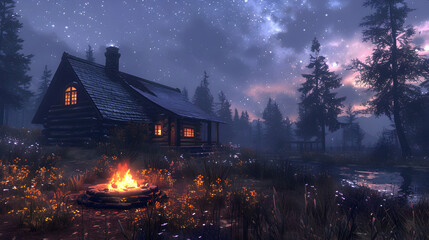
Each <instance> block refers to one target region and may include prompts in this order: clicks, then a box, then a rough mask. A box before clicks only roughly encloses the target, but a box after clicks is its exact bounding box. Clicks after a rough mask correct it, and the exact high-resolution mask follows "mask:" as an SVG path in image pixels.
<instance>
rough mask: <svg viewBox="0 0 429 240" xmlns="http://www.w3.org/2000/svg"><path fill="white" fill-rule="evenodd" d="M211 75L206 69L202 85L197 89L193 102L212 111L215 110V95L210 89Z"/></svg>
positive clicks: (207, 110)
mask: <svg viewBox="0 0 429 240" xmlns="http://www.w3.org/2000/svg"><path fill="white" fill-rule="evenodd" d="M208 79H209V76H208V75H207V72H206V71H204V77H203V80H201V83H200V85H199V86H198V87H197V88H196V89H195V94H194V98H193V102H194V104H195V105H197V106H198V107H200V108H201V109H202V110H204V111H206V112H208V113H212V112H213V96H212V94H211V92H210V89H209V81H208Z"/></svg>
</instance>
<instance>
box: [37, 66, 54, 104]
mask: <svg viewBox="0 0 429 240" xmlns="http://www.w3.org/2000/svg"><path fill="white" fill-rule="evenodd" d="M51 77H52V72H51V70H48V65H45V69H44V70H43V74H42V77H41V78H40V85H39V91H38V93H37V100H36V107H38V106H39V104H40V103H41V102H42V99H43V97H45V94H46V92H47V91H48V87H49V83H50V82H51Z"/></svg>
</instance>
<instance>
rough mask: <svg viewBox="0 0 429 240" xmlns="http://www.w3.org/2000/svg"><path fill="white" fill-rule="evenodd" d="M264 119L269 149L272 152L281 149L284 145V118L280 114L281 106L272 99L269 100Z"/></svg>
mask: <svg viewBox="0 0 429 240" xmlns="http://www.w3.org/2000/svg"><path fill="white" fill-rule="evenodd" d="M262 118H263V119H264V122H265V128H266V132H265V142H266V144H267V147H268V148H270V149H272V150H279V149H281V148H282V146H283V143H284V140H283V133H284V131H283V130H284V129H283V116H282V114H281V112H280V109H279V106H278V105H277V103H276V102H275V101H273V100H272V99H271V98H269V99H268V103H267V106H266V107H265V109H264V112H263V114H262Z"/></svg>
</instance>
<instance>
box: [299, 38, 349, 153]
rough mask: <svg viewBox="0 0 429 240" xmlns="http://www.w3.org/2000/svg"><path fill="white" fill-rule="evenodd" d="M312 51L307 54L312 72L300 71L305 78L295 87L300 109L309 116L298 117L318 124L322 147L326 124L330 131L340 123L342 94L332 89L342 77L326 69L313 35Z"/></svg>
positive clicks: (317, 42) (324, 142) (326, 66)
mask: <svg viewBox="0 0 429 240" xmlns="http://www.w3.org/2000/svg"><path fill="white" fill-rule="evenodd" d="M311 52H312V53H313V54H311V55H310V64H308V66H307V68H308V69H311V70H312V73H311V74H303V75H302V76H303V77H304V78H305V82H304V83H303V84H302V86H301V88H299V89H298V91H300V92H301V93H302V98H301V103H300V107H301V108H302V109H303V111H302V112H300V113H301V114H308V116H300V118H301V119H305V120H306V121H308V122H309V123H314V122H315V123H316V124H317V126H318V130H319V133H320V140H321V142H322V150H323V151H325V150H326V141H325V135H326V133H325V129H326V127H328V129H329V130H330V131H335V130H337V129H338V128H339V127H340V123H339V122H338V120H337V117H338V115H339V114H340V113H341V107H343V105H342V102H343V101H344V100H345V97H337V96H336V95H337V94H336V93H334V92H332V90H334V89H336V88H339V87H340V86H341V78H340V77H338V76H337V75H336V74H335V73H333V72H330V71H329V67H328V64H326V61H325V57H324V56H321V55H320V43H319V41H318V40H317V39H316V38H314V40H313V43H312V46H311ZM311 119H313V120H311ZM304 127H305V126H304ZM308 127H310V126H308Z"/></svg>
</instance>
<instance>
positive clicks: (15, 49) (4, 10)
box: [0, 0, 32, 126]
mask: <svg viewBox="0 0 429 240" xmlns="http://www.w3.org/2000/svg"><path fill="white" fill-rule="evenodd" d="M14 8H15V1H13V0H1V1H0V76H1V77H0V126H2V125H3V124H4V118H5V108H6V105H8V106H11V107H15V108H19V107H22V104H23V103H24V102H25V101H26V100H28V98H29V97H30V96H31V92H30V91H29V90H28V87H29V84H30V81H31V77H30V76H29V75H28V74H27V72H28V71H29V69H30V67H29V65H30V62H31V57H32V55H24V54H23V53H21V50H22V43H23V40H22V39H21V38H20V37H19V31H20V29H21V28H22V23H20V22H19V20H18V18H19V17H18V15H17V14H16V13H15V12H14Z"/></svg>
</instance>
